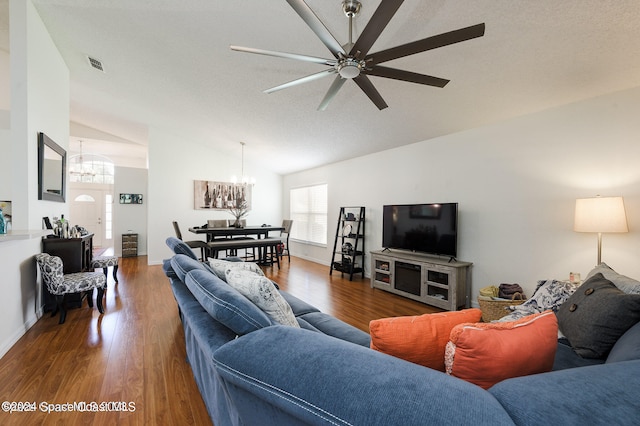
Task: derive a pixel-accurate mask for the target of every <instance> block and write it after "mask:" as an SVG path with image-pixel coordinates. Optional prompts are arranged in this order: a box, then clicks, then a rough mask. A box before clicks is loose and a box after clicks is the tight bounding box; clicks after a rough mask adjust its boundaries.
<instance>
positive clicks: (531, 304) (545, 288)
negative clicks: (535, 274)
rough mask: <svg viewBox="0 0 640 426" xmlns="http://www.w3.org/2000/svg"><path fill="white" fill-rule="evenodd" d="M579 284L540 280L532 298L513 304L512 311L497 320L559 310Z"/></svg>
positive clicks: (513, 319) (501, 320)
mask: <svg viewBox="0 0 640 426" xmlns="http://www.w3.org/2000/svg"><path fill="white" fill-rule="evenodd" d="M579 286H580V284H579V283H572V282H569V281H558V280H540V281H538V285H537V287H536V289H535V291H534V292H533V296H531V298H529V299H528V300H527V301H526V302H524V303H523V304H521V305H517V306H511V307H510V310H511V313H510V314H509V315H507V316H505V317H502V318H500V319H499V320H497V322H504V321H515V320H518V319H520V318H523V317H526V316H528V315H532V314H537V313H540V312H544V311H546V310H548V309H551V310H553V312H557V311H558V308H559V307H560V305H562V304H563V303H564V302H565V301H566V300H567V299H568V298H569V296H571V295H572V294H573V293H574V292H575V291H576V289H577V288H578V287H579Z"/></svg>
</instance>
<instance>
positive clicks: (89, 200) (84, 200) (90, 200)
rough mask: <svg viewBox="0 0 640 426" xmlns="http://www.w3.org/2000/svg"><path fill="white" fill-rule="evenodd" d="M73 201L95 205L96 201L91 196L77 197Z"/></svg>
mask: <svg viewBox="0 0 640 426" xmlns="http://www.w3.org/2000/svg"><path fill="white" fill-rule="evenodd" d="M73 201H78V202H81V203H95V202H96V199H95V198H93V197H92V196H91V195H87V194H82V195H78V196H77V197H76V198H75V200H73Z"/></svg>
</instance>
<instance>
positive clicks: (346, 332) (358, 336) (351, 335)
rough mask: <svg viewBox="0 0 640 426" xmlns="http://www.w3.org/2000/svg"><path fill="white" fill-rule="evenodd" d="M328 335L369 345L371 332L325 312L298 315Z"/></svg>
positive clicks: (360, 344) (357, 343) (361, 344)
mask: <svg viewBox="0 0 640 426" xmlns="http://www.w3.org/2000/svg"><path fill="white" fill-rule="evenodd" d="M298 319H303V320H305V321H306V322H307V323H308V324H310V325H311V326H312V327H314V328H315V329H316V330H319V331H320V332H322V333H323V334H326V335H327V336H331V337H335V338H336V339H340V340H344V341H346V342H351V343H355V344H356V345H359V346H365V347H367V348H368V347H369V344H370V342H371V340H370V337H369V334H368V333H365V332H364V331H362V330H360V329H359V328H356V327H354V326H352V325H350V324H347V323H346V322H344V321H341V320H339V319H338V318H335V317H332V316H331V315H329V314H325V313H324V312H309V313H306V314H304V315H301V316H299V317H298Z"/></svg>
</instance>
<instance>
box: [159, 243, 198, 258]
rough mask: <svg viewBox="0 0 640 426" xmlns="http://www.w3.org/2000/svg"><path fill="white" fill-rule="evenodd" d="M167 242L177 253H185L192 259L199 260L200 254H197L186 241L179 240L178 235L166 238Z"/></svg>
mask: <svg viewBox="0 0 640 426" xmlns="http://www.w3.org/2000/svg"><path fill="white" fill-rule="evenodd" d="M166 244H167V246H169V248H170V249H171V250H172V251H173V252H174V253H175V254H184V255H185V256H189V257H190V258H192V259H195V260H198V256H196V255H195V253H194V252H193V250H191V247H189V246H188V245H187V244H186V243H185V242H184V241H182V240H179V239H178V238H176V237H169V238H167V240H166Z"/></svg>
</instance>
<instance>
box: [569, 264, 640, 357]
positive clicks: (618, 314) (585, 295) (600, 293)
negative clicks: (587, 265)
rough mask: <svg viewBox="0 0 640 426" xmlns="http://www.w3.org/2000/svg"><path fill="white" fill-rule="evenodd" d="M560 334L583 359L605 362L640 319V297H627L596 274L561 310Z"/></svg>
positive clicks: (639, 295) (628, 295)
mask: <svg viewBox="0 0 640 426" xmlns="http://www.w3.org/2000/svg"><path fill="white" fill-rule="evenodd" d="M557 315H558V325H559V327H560V331H562V333H563V334H564V335H565V336H566V337H567V339H568V340H569V342H570V343H571V347H572V348H573V349H574V351H575V352H576V353H577V354H578V355H580V356H581V357H584V358H599V359H603V358H605V357H606V356H607V355H608V354H609V351H610V350H611V348H612V347H613V345H614V344H615V343H616V341H617V340H618V339H619V338H620V336H622V335H623V334H624V332H625V331H627V330H628V329H629V328H631V326H633V325H634V324H635V323H637V322H638V321H639V320H640V294H626V293H624V292H623V291H622V290H620V289H618V288H617V287H616V286H615V285H614V284H613V283H612V282H611V281H609V280H607V279H606V278H605V277H603V276H602V274H601V273H597V274H595V275H593V276H592V277H591V278H589V279H588V280H586V281H585V282H584V284H582V285H581V286H580V288H578V289H577V290H576V292H575V293H574V294H573V295H572V296H571V297H570V298H569V299H568V300H567V301H566V302H565V303H564V304H563V305H562V306H561V307H560V309H559V310H558V314H557Z"/></svg>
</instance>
